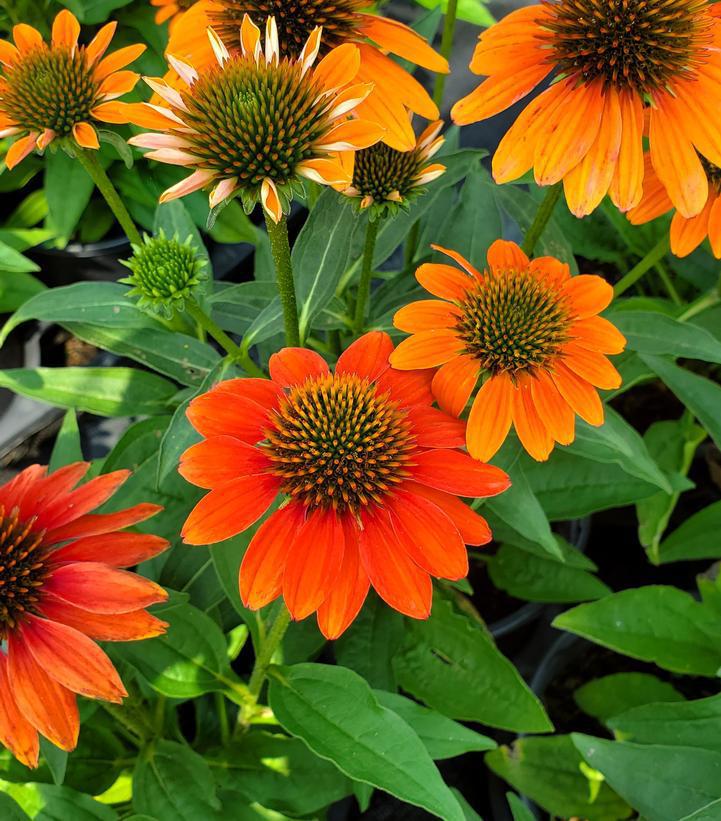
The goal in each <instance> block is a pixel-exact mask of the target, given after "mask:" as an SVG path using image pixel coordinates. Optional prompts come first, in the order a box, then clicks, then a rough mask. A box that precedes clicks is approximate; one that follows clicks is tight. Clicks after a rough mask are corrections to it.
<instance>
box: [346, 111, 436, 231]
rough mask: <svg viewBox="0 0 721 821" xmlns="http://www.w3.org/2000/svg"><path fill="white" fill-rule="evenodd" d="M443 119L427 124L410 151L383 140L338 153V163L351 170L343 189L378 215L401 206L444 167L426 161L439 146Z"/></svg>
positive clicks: (347, 194)
mask: <svg viewBox="0 0 721 821" xmlns="http://www.w3.org/2000/svg"><path fill="white" fill-rule="evenodd" d="M442 128H443V122H442V121H441V120H438V121H436V122H434V123H431V124H430V125H429V126H428V127H427V128H426V129H425V130H424V131H423V133H422V134H421V135H420V137H419V138H418V140H417V142H416V145H415V148H413V149H412V150H411V151H397V150H396V149H395V148H391V147H390V146H389V145H387V144H386V143H376V144H375V145H372V146H371V147H370V148H364V149H362V150H361V151H355V152H348V153H345V154H343V155H341V162H342V163H344V164H346V163H347V164H348V167H349V168H351V169H352V171H353V182H352V184H351V185H350V186H348V188H345V189H344V190H343V194H345V195H346V196H347V197H352V198H353V199H357V200H359V206H360V208H361V209H362V210H365V209H367V208H371V210H372V211H375V212H377V213H378V214H379V215H380V214H382V213H384V212H385V211H387V210H389V209H393V208H394V207H401V208H405V207H407V206H408V204H409V203H410V202H411V201H412V200H413V198H414V197H416V196H418V194H420V193H422V192H423V190H424V189H423V186H425V185H427V184H428V183H429V182H432V181H433V180H435V179H437V178H438V177H440V176H441V175H442V174H443V172H444V171H445V170H446V167H445V165H442V164H441V163H431V162H429V160H430V159H431V157H433V155H434V154H435V153H436V152H437V151H438V150H439V149H440V147H441V146H442V145H443V142H444V138H443V137H442V136H440V131H441V129H442Z"/></svg>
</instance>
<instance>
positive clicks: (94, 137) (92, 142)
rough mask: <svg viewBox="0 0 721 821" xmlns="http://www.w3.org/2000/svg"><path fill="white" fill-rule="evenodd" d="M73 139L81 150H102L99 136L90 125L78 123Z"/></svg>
mask: <svg viewBox="0 0 721 821" xmlns="http://www.w3.org/2000/svg"><path fill="white" fill-rule="evenodd" d="M73 138H74V139H75V142H76V143H77V144H78V145H79V146H80V147H81V148H94V149H98V148H100V142H99V141H98V134H97V132H96V131H95V129H94V128H93V127H92V126H91V125H90V123H76V124H75V125H74V126H73Z"/></svg>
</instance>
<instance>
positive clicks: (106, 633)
mask: <svg viewBox="0 0 721 821" xmlns="http://www.w3.org/2000/svg"><path fill="white" fill-rule="evenodd" d="M40 610H41V614H42V615H43V616H45V617H46V618H48V619H52V621H56V622H59V623H60V624H67V625H68V627H74V628H75V629H76V630H79V631H80V632H81V633H84V634H85V635H86V636H89V637H90V638H91V639H95V641H141V640H142V639H152V638H154V637H155V636H162V635H163V633H165V631H166V629H167V627H168V623H167V622H165V621H161V620H160V619H158V618H156V617H155V616H151V615H150V613H148V611H147V610H133V611H132V612H130V613H121V614H118V613H110V614H108V613H91V612H90V611H89V610H84V609H83V608H82V607H75V606H74V605H72V604H68V603H67V602H64V601H63V600H62V599H59V598H58V597H57V596H54V595H52V593H47V594H45V595H44V596H43V601H42V606H41V608H40Z"/></svg>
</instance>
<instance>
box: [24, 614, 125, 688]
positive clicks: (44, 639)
mask: <svg viewBox="0 0 721 821" xmlns="http://www.w3.org/2000/svg"><path fill="white" fill-rule="evenodd" d="M19 635H20V637H21V639H22V641H24V642H25V646H26V647H27V648H28V650H29V651H30V652H31V653H32V655H33V657H34V658H35V661H36V662H37V663H38V664H39V665H40V667H42V669H43V670H45V672H46V673H47V674H48V675H49V676H51V677H52V678H54V679H55V681H57V683H58V684H60V685H62V686H63V687H66V688H67V689H68V690H71V691H72V692H73V693H78V694H79V695H81V696H86V697H87V698H101V699H103V700H104V701H112V702H115V703H116V704H120V703H121V702H122V700H123V698H124V697H125V696H127V691H126V690H125V687H123V683H122V681H121V680H120V676H118V673H117V670H116V669H115V667H113V665H112V662H111V661H110V659H109V658H108V657H107V656H106V655H105V653H103V651H102V650H101V649H100V648H99V647H98V645H97V644H95V642H94V641H92V639H89V638H88V637H87V636H85V635H83V633H80V632H78V631H77V630H74V629H73V628H72V627H68V626H67V625H64V624H58V623H57V622H54V621H48V620H47V619H39V618H36V617H35V616H31V615H29V614H28V615H26V617H25V619H24V621H23V624H22V627H21V628H20V631H19Z"/></svg>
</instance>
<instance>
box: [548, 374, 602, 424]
mask: <svg viewBox="0 0 721 821" xmlns="http://www.w3.org/2000/svg"><path fill="white" fill-rule="evenodd" d="M551 378H552V379H553V383H554V384H555V386H556V387H557V388H558V392H559V393H560V394H561V396H562V397H563V398H564V399H565V400H566V402H568V404H569V405H570V406H571V407H572V408H573V410H574V411H575V412H576V413H577V414H578V415H579V416H580V417H581V419H585V421H586V422H588V424H589V425H594V426H596V427H598V426H599V425H602V424H603V404H602V403H601V399H600V397H599V395H598V393H597V391H596V389H595V388H594V387H593V386H592V385H590V384H589V383H588V382H586V380H585V379H581V377H580V376H576V374H575V373H573V371H571V370H569V369H568V368H567V367H566V366H565V365H564V364H563V362H561V361H558V362H556V363H555V364H554V367H553V371H552V373H551Z"/></svg>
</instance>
